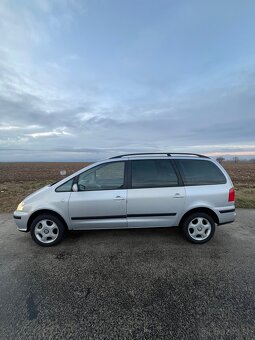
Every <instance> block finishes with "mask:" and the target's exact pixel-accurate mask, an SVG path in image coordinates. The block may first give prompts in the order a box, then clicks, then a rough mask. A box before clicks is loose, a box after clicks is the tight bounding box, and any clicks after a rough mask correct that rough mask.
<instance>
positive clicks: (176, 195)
mask: <svg viewBox="0 0 255 340" xmlns="http://www.w3.org/2000/svg"><path fill="white" fill-rule="evenodd" d="M183 197H184V196H182V195H181V194H180V193H179V192H177V193H176V194H175V195H174V196H173V198H183Z"/></svg>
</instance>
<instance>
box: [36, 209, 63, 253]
mask: <svg viewBox="0 0 255 340" xmlns="http://www.w3.org/2000/svg"><path fill="white" fill-rule="evenodd" d="M30 233H31V236H32V239H33V240H34V241H35V242H36V243H37V244H39V245H40V246H43V247H50V246H54V245H55V244H58V243H59V242H60V241H61V240H62V239H63V237H64V233H65V226H64V224H63V222H62V221H61V220H60V219H59V218H58V217H57V216H54V215H51V214H42V215H39V216H37V217H36V218H35V219H34V220H33V222H32V224H31V228H30Z"/></svg>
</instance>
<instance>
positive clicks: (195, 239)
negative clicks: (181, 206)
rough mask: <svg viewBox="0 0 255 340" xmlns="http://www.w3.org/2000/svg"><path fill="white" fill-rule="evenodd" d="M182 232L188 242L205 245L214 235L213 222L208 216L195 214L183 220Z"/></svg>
mask: <svg viewBox="0 0 255 340" xmlns="http://www.w3.org/2000/svg"><path fill="white" fill-rule="evenodd" d="M182 231H183V233H184V235H185V236H186V238H187V239H188V240H189V241H190V242H192V243H200V244H201V243H205V242H208V241H209V240H210V239H211V238H212V237H213V235H214V233H215V222H214V220H213V219H212V217H211V216H210V215H208V214H206V213H202V212H201V213H200V212H196V213H194V214H191V215H189V216H188V217H187V218H186V219H185V221H184V223H183V226H182Z"/></svg>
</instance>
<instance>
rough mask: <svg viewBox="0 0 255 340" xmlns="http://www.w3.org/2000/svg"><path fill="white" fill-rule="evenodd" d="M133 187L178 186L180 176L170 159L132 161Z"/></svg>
mask: <svg viewBox="0 0 255 340" xmlns="http://www.w3.org/2000/svg"><path fill="white" fill-rule="evenodd" d="M131 164H132V165H131V166H132V188H157V187H173V186H178V178H177V175H176V173H175V170H174V168H173V166H172V164H171V162H170V160H167V159H166V160H165V159H157V160H156V159H154V160H137V161H132V163H131Z"/></svg>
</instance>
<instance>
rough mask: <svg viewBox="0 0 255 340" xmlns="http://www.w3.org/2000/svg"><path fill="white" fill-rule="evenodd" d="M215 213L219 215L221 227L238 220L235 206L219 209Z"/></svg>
mask: <svg viewBox="0 0 255 340" xmlns="http://www.w3.org/2000/svg"><path fill="white" fill-rule="evenodd" d="M215 212H216V213H217V216H218V218H219V224H220V225H221V224H227V223H232V222H234V220H235V218H236V210H235V206H229V207H222V208H218V209H217V211H215Z"/></svg>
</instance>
